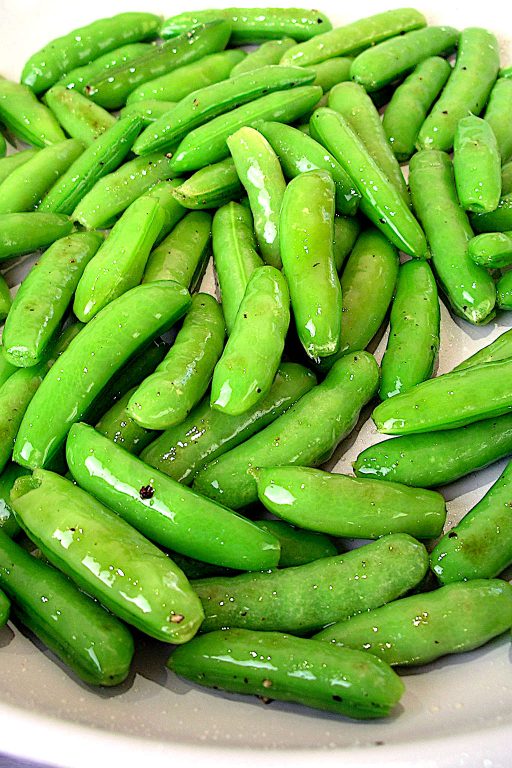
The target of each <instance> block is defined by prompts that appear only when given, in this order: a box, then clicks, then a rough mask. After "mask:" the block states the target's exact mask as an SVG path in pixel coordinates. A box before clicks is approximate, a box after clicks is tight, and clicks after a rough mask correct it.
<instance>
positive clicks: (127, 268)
mask: <svg viewBox="0 0 512 768" xmlns="http://www.w3.org/2000/svg"><path fill="white" fill-rule="evenodd" d="M164 219H165V214H164V212H163V210H162V208H161V206H160V204H159V202H158V200H156V199H155V198H154V197H147V196H145V195H143V196H142V197H139V198H138V199H137V200H135V202H134V203H132V204H131V205H130V206H129V207H128V208H127V209H126V211H125V212H124V213H123V215H122V216H121V218H120V219H119V220H118V221H117V222H116V223H115V224H114V227H113V229H112V230H111V231H110V234H109V236H108V237H107V239H106V240H105V241H104V242H103V243H102V244H101V246H100V248H99V250H98V252H97V253H96V254H95V256H94V258H93V259H92V260H91V261H89V263H88V264H87V265H86V267H85V270H84V272H83V274H82V276H81V277H80V282H79V283H78V285H77V287H76V293H75V300H74V302H73V312H74V313H75V315H76V316H77V317H78V319H79V320H81V321H82V322H84V323H88V322H89V321H90V320H92V318H93V317H95V315H97V314H98V312H100V311H101V310H102V309H103V308H104V307H106V306H107V304H110V302H112V301H114V299H117V298H118V297H119V296H121V295H122V294H123V293H126V291H129V290H130V288H135V286H136V285H138V284H139V283H140V281H141V279H142V275H143V273H144V268H145V266H146V262H147V260H148V256H149V253H150V251H151V248H152V247H153V245H154V243H155V240H156V238H157V237H158V234H159V232H160V230H161V228H162V224H163V223H164Z"/></svg>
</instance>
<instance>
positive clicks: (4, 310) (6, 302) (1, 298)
mask: <svg viewBox="0 0 512 768" xmlns="http://www.w3.org/2000/svg"><path fill="white" fill-rule="evenodd" d="M11 305H12V298H11V292H10V290H9V286H8V285H7V283H6V282H5V278H4V277H3V275H0V323H2V322H3V321H4V320H5V318H6V317H7V315H8V314H9V310H10V308H11ZM0 379H1V373H0Z"/></svg>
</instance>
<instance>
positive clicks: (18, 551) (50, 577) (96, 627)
mask: <svg viewBox="0 0 512 768" xmlns="http://www.w3.org/2000/svg"><path fill="white" fill-rule="evenodd" d="M0 585H1V586H2V588H3V589H5V591H6V592H7V594H9V596H10V598H11V600H12V608H13V610H12V612H13V614H14V617H15V618H16V619H17V620H18V621H20V622H21V624H23V625H24V626H26V627H27V628H28V629H30V630H31V631H32V632H33V633H34V634H35V635H36V637H38V638H39V639H40V640H41V641H42V642H43V643H44V644H45V645H46V646H47V647H48V648H50V650H52V651H53V652H54V653H55V654H56V655H57V656H58V657H59V658H60V659H61V660H62V661H63V662H64V663H65V664H66V665H67V666H69V667H70V668H71V669H72V670H73V671H74V672H75V674H76V675H77V676H78V677H79V678H80V679H81V680H83V681H84V682H86V683H89V684H90V685H108V686H111V685H118V684H119V683H122V682H123V680H125V679H126V677H127V676H128V673H129V671H130V664H131V661H132V657H133V651H134V647H133V639H132V636H131V635H130V632H129V631H128V630H127V629H126V627H125V626H124V625H123V624H121V622H120V621H118V620H117V619H116V618H114V616H112V615H111V614H109V613H107V611H105V610H104V609H103V608H102V607H101V606H100V605H98V603H96V602H95V601H94V600H91V599H90V598H89V597H87V596H86V595H85V594H84V593H83V592H81V591H80V590H79V589H78V588H77V587H76V586H75V585H74V584H73V582H72V581H70V580H69V579H67V578H66V576H64V575H63V574H62V573H59V571H57V570H56V569H55V568H52V567H51V566H49V565H48V564H47V563H45V562H43V561H42V560H40V559H38V558H36V557H33V556H32V555H30V554H29V553H28V552H26V551H25V550H24V549H23V548H22V547H20V546H19V545H18V544H15V543H14V542H13V541H11V540H10V539H9V538H8V537H7V536H6V535H5V534H4V533H3V531H2V530H0Z"/></svg>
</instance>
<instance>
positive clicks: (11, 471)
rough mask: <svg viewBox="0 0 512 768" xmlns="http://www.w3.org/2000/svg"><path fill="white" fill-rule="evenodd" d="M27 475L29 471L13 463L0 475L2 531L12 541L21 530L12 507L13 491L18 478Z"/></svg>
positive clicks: (0, 525) (0, 520)
mask: <svg viewBox="0 0 512 768" xmlns="http://www.w3.org/2000/svg"><path fill="white" fill-rule="evenodd" d="M27 474H28V469H25V467H20V466H19V465H18V464H13V463H12V462H10V463H9V464H7V466H6V467H5V469H4V470H3V472H1V473H0V529H1V530H2V531H3V532H4V533H5V534H6V535H7V536H9V538H11V539H13V538H14V537H15V536H17V535H18V533H19V532H20V530H21V528H20V526H19V525H18V523H17V522H16V518H15V516H14V510H13V508H12V507H11V490H12V487H13V485H14V483H15V482H16V480H17V479H18V477H21V476H22V475H27Z"/></svg>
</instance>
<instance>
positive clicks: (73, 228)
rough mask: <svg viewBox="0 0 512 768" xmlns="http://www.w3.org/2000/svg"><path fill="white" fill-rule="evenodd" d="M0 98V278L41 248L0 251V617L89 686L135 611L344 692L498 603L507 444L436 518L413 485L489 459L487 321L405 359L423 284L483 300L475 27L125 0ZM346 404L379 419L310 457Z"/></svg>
mask: <svg viewBox="0 0 512 768" xmlns="http://www.w3.org/2000/svg"><path fill="white" fill-rule="evenodd" d="M0 124H1V128H2V133H1V134H0V137H1V139H0V154H1V155H2V157H1V158H0V260H1V261H2V262H8V264H7V266H8V269H7V272H6V275H7V276H8V274H9V266H10V264H11V263H13V262H12V260H13V259H18V258H19V257H21V256H24V255H25V254H32V253H34V252H35V251H37V252H38V254H37V260H36V261H35V262H34V260H33V259H32V266H31V268H30V270H29V271H28V274H27V276H26V278H25V279H24V280H23V282H22V284H21V285H20V287H19V289H18V291H17V292H16V294H15V295H14V298H13V297H12V295H11V293H12V292H11V291H10V289H9V287H8V283H7V282H6V280H5V279H4V277H3V276H2V275H1V274H0V323H2V324H3V331H2V342H1V350H0V625H1V624H4V623H5V622H6V621H7V620H8V618H9V617H11V618H12V620H13V622H14V624H15V625H21V626H24V627H26V628H27V629H28V630H30V632H31V633H33V635H35V636H36V637H37V638H39V640H40V641H42V643H44V644H45V645H46V646H47V647H48V648H49V649H50V650H51V651H53V653H54V654H55V655H56V656H57V657H59V658H60V659H61V660H62V661H64V662H65V663H66V664H67V665H68V666H69V668H70V669H71V670H72V673H73V674H75V675H76V676H77V677H78V678H80V679H81V680H82V681H84V682H86V683H89V684H91V685H96V686H112V685H117V684H119V683H120V682H122V681H124V680H125V679H126V678H127V676H128V674H129V671H130V666H131V662H132V657H133V653H134V647H135V643H136V641H137V634H135V635H134V634H133V631H134V630H136V631H137V632H141V633H144V634H145V635H148V636H150V637H152V638H154V639H155V640H157V641H160V642H163V643H168V644H170V645H172V646H176V647H175V648H173V649H171V648H169V653H170V655H169V661H168V667H169V669H170V670H171V671H172V672H174V673H176V674H178V675H181V676H183V677H185V678H187V679H188V680H190V681H192V682H194V683H197V684H199V685H202V686H206V687H210V688H220V689H223V690H225V691H228V692H235V693H251V694H255V695H256V696H258V697H260V698H261V699H262V700H264V701H268V700H272V699H277V700H285V701H293V702H298V703H302V704H305V705H307V706H309V707H313V708H317V709H322V710H328V711H331V712H334V713H336V714H339V715H342V716H348V717H352V718H358V719H371V718H376V717H385V716H387V715H388V714H390V713H391V712H393V711H394V709H395V707H396V705H397V703H398V702H399V700H400V698H401V696H402V694H403V691H404V689H405V684H406V680H405V683H404V679H403V676H401V675H399V674H398V673H397V671H396V669H395V667H396V668H398V669H399V670H400V668H403V667H406V666H407V665H421V664H426V663H428V662H431V661H433V660H435V659H437V658H439V657H440V656H443V655H445V654H450V653H457V652H461V651H467V650H470V649H473V648H477V647H479V646H481V645H483V644H484V643H486V642H488V641H489V640H491V639H492V638H495V637H498V636H499V635H502V634H503V633H505V632H510V630H511V628H512V584H511V583H510V582H509V581H508V580H507V577H506V569H507V568H508V567H509V566H510V565H511V564H512V502H511V498H512V462H511V463H510V464H509V465H508V466H507V467H506V468H505V470H504V472H503V473H502V475H501V476H500V477H499V479H498V480H497V482H496V483H495V484H494V485H493V486H492V487H491V489H490V490H489V491H488V492H487V493H486V495H485V496H484V497H483V498H482V499H481V500H480V501H479V503H478V504H477V505H476V506H475V507H473V509H471V510H468V511H467V514H466V515H465V516H464V517H463V519H462V520H461V521H460V522H459V523H458V524H457V525H456V526H455V527H453V528H452V529H451V530H448V531H446V532H445V523H446V505H445V501H444V498H443V496H442V494H441V493H440V492H439V490H438V489H439V487H442V486H444V485H446V484H448V483H450V482H452V481H454V480H457V479H459V478H461V477H464V476H466V475H468V474H469V473H471V472H474V471H476V470H479V469H481V468H483V467H486V466H488V465H489V464H492V463H494V462H497V461H498V460H500V459H503V458H505V457H509V456H511V455H512V331H507V332H505V333H503V334H502V335H501V336H500V337H499V338H498V339H497V340H496V341H494V342H493V343H491V344H490V345H488V346H486V347H484V348H483V349H481V350H480V351H479V352H477V353H476V354H475V355H473V356H472V357H470V358H469V359H467V360H464V361H463V362H462V363H460V364H459V365H458V366H457V367H456V368H454V369H453V371H451V372H449V373H446V374H443V375H439V376H435V375H434V372H435V364H436V359H437V354H438V350H439V346H440V344H442V341H443V339H442V337H441V336H440V298H439V297H440V295H441V296H442V297H443V299H444V301H445V303H446V304H447V306H448V307H449V308H450V309H451V311H452V312H453V313H454V314H456V315H457V316H458V317H460V318H462V321H463V322H466V323H469V324H474V325H480V324H484V323H488V322H490V321H491V320H492V319H493V318H494V317H495V316H496V313H497V312H503V311H507V310H511V309H512V269H511V267H512V72H511V71H509V69H501V70H500V60H499V46H498V41H497V40H496V38H495V36H494V35H493V34H492V33H491V32H489V31H487V30H486V29H483V28H476V27H475V28H469V29H464V30H462V31H460V30H456V29H454V28H452V27H445V26H428V25H427V22H426V19H425V17H424V16H423V14H422V13H420V12H419V11H417V10H415V9H411V8H401V9H396V10H390V11H385V12H382V13H378V14H375V15H373V16H370V17H368V18H364V19H360V20H358V21H354V22H350V23H347V24H345V25H344V26H340V27H335V28H333V27H332V24H331V22H330V21H329V19H328V18H327V17H326V16H325V15H324V14H322V13H319V12H318V11H310V10H306V9H301V8H287V9H274V8H268V9H262V8H247V9H237V8H224V9H213V10H208V11H198V12H186V13H182V14H179V15H177V16H173V17H172V18H169V19H166V20H163V19H162V18H161V17H159V16H156V15H153V14H151V13H145V12H140V13H138V12H133V13H122V14H119V15H117V16H114V17H112V18H108V19H101V20H98V21H94V22H93V23H91V24H89V25H87V26H85V27H83V28H80V29H77V30H72V31H71V32H69V34H67V35H65V36H63V37H61V38H58V39H56V40H53V41H51V42H50V43H48V45H46V46H45V47H44V48H42V49H41V50H40V51H38V52H36V53H34V54H33V55H32V56H31V57H30V59H29V60H28V61H27V62H26V64H25V67H24V68H23V72H22V74H21V80H20V82H19V83H18V82H11V81H8V80H6V79H3V78H2V79H0ZM4 137H5V138H4ZM6 140H7V141H6ZM7 143H8V144H9V145H10V146H9V150H8V148H7ZM404 164H409V176H408V183H406V180H405V177H404V174H403V170H402V166H403V165H404ZM212 265H213V271H214V272H213V273H214V275H215V279H216V288H217V290H216V291H215V292H214V293H215V295H212V294H211V293H207V292H202V291H201V290H200V288H201V284H202V283H203V278H204V276H205V272H206V270H207V269H211V268H212ZM210 274H211V273H210ZM388 319H389V334H388V338H387V346H386V351H385V353H384V356H383V358H382V361H381V362H380V365H379V364H378V363H377V360H376V359H375V357H374V355H373V354H371V353H370V352H369V351H368V349H375V346H376V340H378V338H379V333H380V332H381V330H382V329H383V328H385V327H386V326H387V323H388ZM379 401H380V402H379ZM369 407H371V408H373V412H372V419H373V421H374V423H375V426H376V427H377V430H378V431H379V432H381V433H382V434H383V435H391V436H393V438H392V439H384V440H383V441H381V442H380V443H377V444H376V445H372V446H370V447H369V448H367V449H366V450H364V451H363V452H362V453H361V454H360V455H359V456H358V458H357V460H356V462H355V464H354V475H342V474H337V473H333V472H328V471H326V470H325V469H322V467H323V466H324V465H325V464H326V462H327V461H328V460H329V459H330V458H331V457H332V456H333V454H334V453H335V451H336V449H337V447H338V445H339V444H340V443H341V442H342V441H343V440H344V439H345V438H347V437H348V436H349V435H351V434H352V433H353V431H354V430H355V429H356V427H357V425H358V423H360V422H361V419H362V418H364V416H365V414H368V408H369ZM394 436H396V437H394ZM347 540H349V541H351V542H352V543H351V545H350V546H349V547H347Z"/></svg>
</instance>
